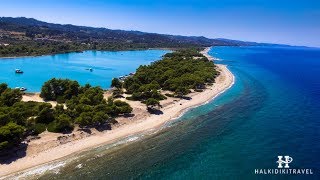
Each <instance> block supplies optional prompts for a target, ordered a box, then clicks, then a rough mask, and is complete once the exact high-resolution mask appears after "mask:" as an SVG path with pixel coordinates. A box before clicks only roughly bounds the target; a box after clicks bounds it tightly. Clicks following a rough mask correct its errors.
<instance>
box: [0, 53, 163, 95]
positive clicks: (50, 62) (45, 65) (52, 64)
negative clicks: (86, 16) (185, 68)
mask: <svg viewBox="0 0 320 180" xmlns="http://www.w3.org/2000/svg"><path fill="white" fill-rule="evenodd" d="M167 52H169V51H166V50H144V51H114V52H111V51H85V52H83V53H67V54H57V55H49V56H38V57H22V58H14V59H5V58H0V72H1V73H0V83H2V82H5V83H8V84H9V86H10V87H12V88H14V87H25V88H27V89H28V92H40V90H41V86H42V85H43V83H44V82H45V81H47V80H49V79H51V78H54V77H56V78H69V79H72V80H77V81H78V82H80V83H81V84H82V85H84V84H86V83H89V84H91V85H93V86H101V87H102V88H104V89H107V88H109V87H110V82H111V80H112V78H114V77H118V76H123V75H126V74H129V73H130V72H134V71H135V70H136V69H137V68H138V67H139V65H145V64H150V63H151V62H152V61H155V60H159V59H161V56H162V55H164V54H165V53H167ZM88 68H92V69H93V71H92V72H90V71H89V70H86V69H88ZM15 69H21V70H22V71H24V73H23V74H15V72H14V71H15Z"/></svg>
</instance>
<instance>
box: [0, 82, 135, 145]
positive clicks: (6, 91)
mask: <svg viewBox="0 0 320 180" xmlns="http://www.w3.org/2000/svg"><path fill="white" fill-rule="evenodd" d="M41 97H43V98H44V99H45V100H52V101H58V102H59V103H60V104H58V105H57V106H56V107H52V105H51V104H49V103H40V102H22V101H21V99H22V93H21V92H20V90H17V89H11V88H8V86H7V85H6V84H0V150H3V149H7V148H10V147H12V146H14V145H16V144H19V143H20V142H21V141H22V140H23V139H24V138H25V137H27V136H29V135H37V134H39V133H41V132H43V131H45V130H48V131H50V132H69V131H71V130H73V128H74V126H75V125H78V126H80V127H97V126H100V125H109V124H111V123H114V122H115V120H114V118H115V117H116V116H119V115H121V114H128V113H131V111H132V107H130V105H129V104H128V103H126V102H123V101H120V100H113V99H112V98H109V99H108V100H105V99H104V97H103V90H102V89H101V88H100V87H91V86H90V85H88V84H87V85H85V86H80V85H79V83H78V82H76V81H71V80H68V79H51V80H49V81H47V82H46V83H44V85H43V87H42V91H41ZM62 103H63V104H62Z"/></svg>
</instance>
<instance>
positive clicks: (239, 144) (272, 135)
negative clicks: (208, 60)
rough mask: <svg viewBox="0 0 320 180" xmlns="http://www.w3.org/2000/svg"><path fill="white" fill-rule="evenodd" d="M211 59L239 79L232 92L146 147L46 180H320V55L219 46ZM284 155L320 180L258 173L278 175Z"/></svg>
mask: <svg viewBox="0 0 320 180" xmlns="http://www.w3.org/2000/svg"><path fill="white" fill-rule="evenodd" d="M210 54H211V55H213V56H215V57H218V58H220V59H221V61H217V63H222V64H227V65H228V67H229V69H230V70H231V72H232V73H233V74H234V75H235V78H236V82H235V84H234V86H233V87H232V88H231V89H229V90H228V91H227V92H225V93H224V94H222V95H221V96H219V97H218V98H216V99H215V100H214V101H212V102H210V103H208V104H206V105H203V106H201V107H198V108H195V109H192V110H191V111H188V112H187V113H186V114H185V115H184V116H182V117H181V118H179V119H178V120H176V121H174V122H172V123H170V124H167V125H166V126H168V127H167V128H164V129H162V130H160V131H159V132H157V133H154V134H151V135H146V136H144V137H142V138H143V140H141V141H136V142H127V143H125V144H123V145H119V146H116V147H111V148H110V146H104V147H100V148H97V149H95V150H92V151H89V152H85V153H81V154H79V155H77V156H75V157H77V158H76V159H74V160H69V161H65V163H66V164H65V165H64V166H63V168H57V169H55V168H52V169H54V170H52V171H49V172H47V173H46V174H44V175H42V177H40V179H84V178H91V179H291V178H294V179H302V178H308V179H319V178H320V176H319V175H320V174H319V168H320V157H319V154H320V119H319V117H320V103H319V102H320V78H319V77H320V49H311V48H309V49H307V48H289V47H288V48H276V47H216V48H213V49H212V50H211V51H210ZM138 138H141V137H131V138H129V139H127V140H126V141H132V140H135V139H138ZM126 141H125V142H126ZM278 155H289V156H291V157H292V158H293V162H292V163H291V164H290V168H311V169H313V173H314V174H315V175H313V176H288V175H277V176H275V175H255V174H254V169H260V168H277V165H278V164H277V163H276V161H277V156H278Z"/></svg>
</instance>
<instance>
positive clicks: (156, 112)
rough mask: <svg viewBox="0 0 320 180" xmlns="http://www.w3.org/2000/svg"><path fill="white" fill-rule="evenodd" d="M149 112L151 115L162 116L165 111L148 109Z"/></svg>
mask: <svg viewBox="0 0 320 180" xmlns="http://www.w3.org/2000/svg"><path fill="white" fill-rule="evenodd" d="M148 112H149V113H150V114H155V115H161V114H163V111H161V110H159V109H152V108H148Z"/></svg>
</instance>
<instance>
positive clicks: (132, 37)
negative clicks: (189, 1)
mask: <svg viewBox="0 0 320 180" xmlns="http://www.w3.org/2000/svg"><path fill="white" fill-rule="evenodd" d="M0 45H1V46H0V56H12V55H17V56H19V55H41V54H54V53H63V52H71V51H83V50H88V49H93V50H130V49H147V48H188V47H208V46H248V45H257V43H254V42H244V41H235V40H228V39H210V38H206V37H203V36H181V35H168V34H157V33H147V32H141V31H125V30H112V29H108V28H96V27H88V26H76V25H71V24H55V23H47V22H44V21H39V20H36V19H33V18H26V17H17V18H13V17H0Z"/></svg>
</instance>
